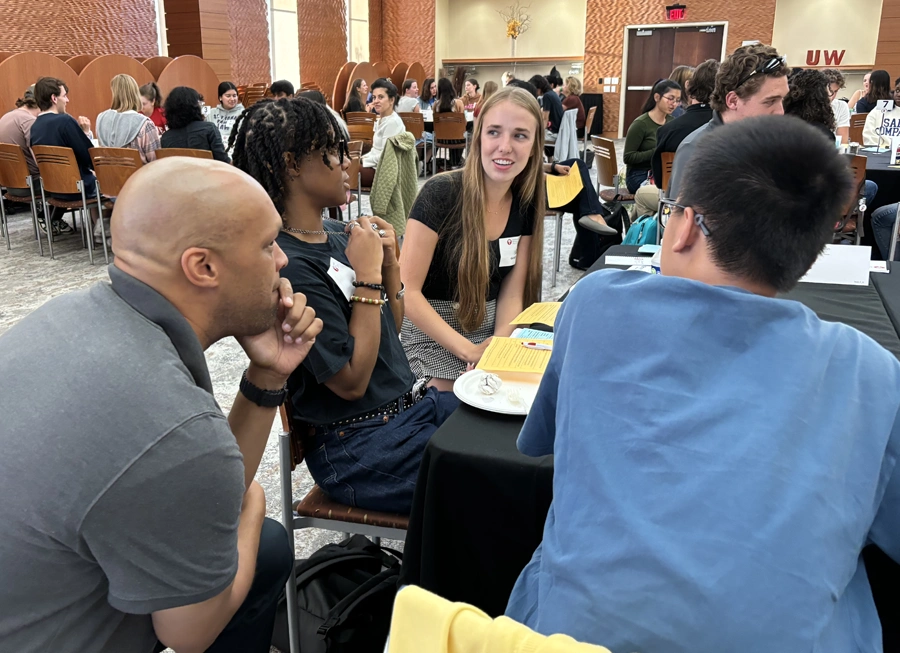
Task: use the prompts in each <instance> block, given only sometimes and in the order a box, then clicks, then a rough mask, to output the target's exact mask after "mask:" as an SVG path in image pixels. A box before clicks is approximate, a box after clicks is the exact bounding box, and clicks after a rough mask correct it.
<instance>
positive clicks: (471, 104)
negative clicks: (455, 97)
mask: <svg viewBox="0 0 900 653" xmlns="http://www.w3.org/2000/svg"><path fill="white" fill-rule="evenodd" d="M480 89H481V86H479V84H478V80H477V79H475V78H474V77H469V79H467V80H466V83H465V86H464V92H463V94H462V97H461V98H460V100H462V103H463V109H465V110H466V111H475V107H476V106H478V103H479V102H481V93H479V92H478V91H479V90H480Z"/></svg>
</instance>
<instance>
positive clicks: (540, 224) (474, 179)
mask: <svg viewBox="0 0 900 653" xmlns="http://www.w3.org/2000/svg"><path fill="white" fill-rule="evenodd" d="M504 102H510V103H512V104H515V105H516V106H520V107H522V108H523V109H526V110H527V111H528V112H529V113H531V114H532V116H533V117H534V143H533V144H532V148H531V156H530V157H529V159H528V165H527V166H525V169H524V170H523V171H522V172H520V173H519V175H518V176H517V177H516V178H515V179H514V180H513V183H512V192H513V194H514V195H515V196H516V197H517V198H518V200H519V210H520V211H521V212H522V213H523V214H525V215H528V214H529V213H530V214H532V215H533V216H534V229H533V231H532V236H531V247H530V249H529V257H528V271H527V276H526V281H525V292H524V294H523V297H522V303H523V306H526V307H527V306H530V305H531V304H533V303H534V302H536V301H538V299H540V295H541V281H542V277H543V268H542V262H543V249H544V213H545V210H546V204H545V202H546V199H545V195H546V192H545V189H544V169H543V155H544V129H543V116H542V114H541V108H540V106H538V103H537V100H536V99H535V98H534V96H533V95H531V94H530V93H529V92H527V91H525V90H522V89H521V88H516V87H514V86H509V87H506V88H504V89H501V90H499V91H497V92H496V93H494V94H493V95H491V97H489V98H488V99H487V101H486V102H485V103H484V106H482V108H481V112H480V113H479V114H478V118H477V119H476V121H475V128H474V130H473V131H472V144H471V147H470V148H469V154H468V157H467V158H466V164H465V167H464V168H463V173H462V192H461V193H460V195H459V198H458V200H457V202H458V206H459V207H460V208H461V209H462V210H461V212H460V214H461V215H460V220H459V221H458V222H456V223H455V224H454V225H453V226H452V227H451V229H452V230H453V231H454V232H455V234H456V235H457V236H458V237H456V238H453V239H452V241H451V242H456V247H455V251H454V258H455V259H457V260H459V270H458V275H457V278H458V285H457V301H458V302H459V308H458V309H457V317H458V319H459V322H460V324H461V325H462V327H463V329H465V330H466V331H469V332H471V331H474V330H476V329H477V328H478V327H480V326H481V324H482V322H484V317H485V313H486V306H485V305H486V303H487V292H488V289H489V287H490V275H491V272H490V271H491V250H490V246H489V244H488V239H487V229H486V227H485V217H486V213H487V210H486V205H487V198H486V195H485V189H484V175H485V173H484V167H483V166H482V164H481V130H482V126H483V124H484V119H485V116H486V115H487V114H488V113H490V111H491V109H493V108H494V107H496V106H497V105H499V104H502V103H504Z"/></svg>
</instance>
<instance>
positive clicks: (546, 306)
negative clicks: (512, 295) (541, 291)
mask: <svg viewBox="0 0 900 653" xmlns="http://www.w3.org/2000/svg"><path fill="white" fill-rule="evenodd" d="M561 306H562V302H536V303H534V304H532V305H531V306H529V307H528V308H526V309H525V310H524V311H522V312H521V313H519V314H518V315H517V316H516V317H515V319H514V320H513V321H512V322H510V324H515V325H520V324H546V325H547V326H553V323H554V322H556V314H557V313H559V309H560V307H561Z"/></svg>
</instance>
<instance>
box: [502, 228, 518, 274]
mask: <svg viewBox="0 0 900 653" xmlns="http://www.w3.org/2000/svg"><path fill="white" fill-rule="evenodd" d="M519 238H521V236H513V237H512V238H501V239H500V267H501V268H507V267H509V266H511V265H515V264H516V252H518V250H519Z"/></svg>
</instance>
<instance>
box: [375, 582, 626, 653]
mask: <svg viewBox="0 0 900 653" xmlns="http://www.w3.org/2000/svg"><path fill="white" fill-rule="evenodd" d="M563 652H565V653H610V651H609V649H606V648H604V647H602V646H594V645H593V644H582V643H580V642H576V641H575V640H574V639H572V638H571V637H569V636H568V635H551V636H550V637H546V636H544V635H539V634H538V633H535V632H534V631H533V630H531V629H530V628H528V627H527V626H523V625H522V624H520V623H518V622H515V621H513V620H512V619H509V618H507V617H499V618H497V619H491V618H490V617H489V616H487V615H486V614H485V613H484V612H482V611H481V610H479V609H478V608H476V607H473V606H471V605H467V604H465V603H451V602H450V601H447V600H446V599H442V598H441V597H439V596H437V595H435V594H432V593H431V592H427V591H425V590H423V589H421V588H419V587H415V586H408V587H404V588H403V589H402V590H400V592H398V593H397V598H396V600H395V602H394V615H393V618H392V620H391V636H390V643H389V648H388V653H563Z"/></svg>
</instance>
